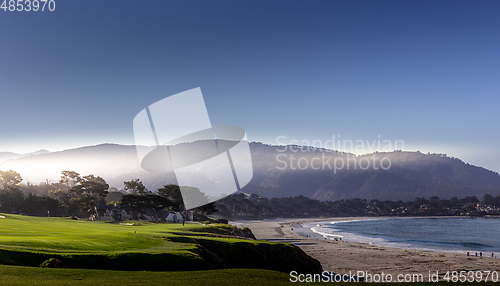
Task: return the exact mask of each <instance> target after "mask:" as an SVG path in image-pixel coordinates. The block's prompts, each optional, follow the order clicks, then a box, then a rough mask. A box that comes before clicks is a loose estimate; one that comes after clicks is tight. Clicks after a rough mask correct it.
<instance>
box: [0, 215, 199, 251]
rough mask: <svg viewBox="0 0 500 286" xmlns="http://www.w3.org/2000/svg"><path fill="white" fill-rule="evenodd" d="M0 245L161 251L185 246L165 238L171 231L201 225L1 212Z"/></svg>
mask: <svg viewBox="0 0 500 286" xmlns="http://www.w3.org/2000/svg"><path fill="white" fill-rule="evenodd" d="M2 215H4V216H5V218H2V219H0V247H1V248H3V249H12V250H30V251H43V252H51V253H79V252H81V253H90V252H97V253H99V252H123V251H126V252H131V251H132V252H133V251H141V252H165V251H172V250H176V249H180V248H181V246H183V247H187V246H186V245H183V244H182V243H175V242H170V241H168V240H165V239H164V238H165V237H167V236H169V235H170V236H173V237H175V236H176V234H174V233H172V232H187V231H189V229H196V228H202V227H203V226H202V225H198V224H186V226H184V227H183V226H182V225H181V224H141V225H139V226H137V225H132V226H130V225H120V224H112V223H105V222H87V221H82V220H72V219H68V218H40V217H29V216H18V215H9V214H2Z"/></svg>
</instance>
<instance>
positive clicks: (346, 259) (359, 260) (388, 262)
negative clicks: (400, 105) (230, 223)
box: [235, 217, 500, 281]
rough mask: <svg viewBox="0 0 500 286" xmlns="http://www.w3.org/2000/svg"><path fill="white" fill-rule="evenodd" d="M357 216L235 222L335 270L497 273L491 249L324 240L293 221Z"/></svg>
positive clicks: (499, 266)
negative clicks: (423, 247) (477, 254)
mask: <svg viewBox="0 0 500 286" xmlns="http://www.w3.org/2000/svg"><path fill="white" fill-rule="evenodd" d="M359 219H370V218H358V217H356V218H332V219H327V218H321V219H276V220H265V221H239V222H236V223H235V224H236V225H238V226H241V227H243V226H246V227H249V228H250V229H251V230H252V232H253V233H254V235H255V237H256V238H257V239H265V240H269V241H276V242H289V243H292V244H294V245H297V246H299V247H300V248H301V249H302V250H304V251H305V252H306V253H307V254H308V255H310V256H312V257H314V258H315V259H317V260H319V261H320V262H321V265H322V266H323V270H326V271H332V272H334V273H337V274H349V273H351V274H354V273H355V272H357V271H363V272H365V273H366V272H368V273H370V274H372V275H374V274H382V273H384V274H385V275H386V274H391V275H392V277H393V279H396V277H397V276H398V275H399V274H403V275H407V274H422V276H423V278H424V280H425V281H428V277H429V272H431V274H436V272H438V273H439V277H440V280H441V279H442V278H443V277H444V275H445V274H446V272H447V271H450V275H451V272H452V271H462V270H464V271H497V272H499V274H500V258H491V253H489V256H490V257H488V255H486V254H485V253H483V255H484V256H483V257H482V258H480V257H475V256H469V257H467V255H464V254H457V253H447V252H430V251H421V250H413V249H400V248H391V247H382V246H376V245H370V244H364V243H355V242H349V241H334V240H325V239H318V238H320V237H322V236H320V235H319V234H313V233H312V232H308V230H307V229H304V228H302V229H297V227H295V228H294V226H296V225H302V224H304V223H308V222H315V221H318V222H319V221H341V220H342V221H345V220H359ZM292 228H294V230H292ZM299 233H300V234H299ZM301 234H302V235H301ZM304 234H311V235H315V236H316V238H314V237H311V238H309V237H305V236H304ZM474 254H475V253H474ZM497 257H498V254H497ZM450 278H451V277H450ZM499 278H500V277H499ZM490 281H491V280H490Z"/></svg>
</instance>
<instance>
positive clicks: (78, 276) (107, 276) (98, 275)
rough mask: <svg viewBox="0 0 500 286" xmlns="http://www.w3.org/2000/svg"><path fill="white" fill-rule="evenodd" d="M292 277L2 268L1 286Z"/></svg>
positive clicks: (269, 281) (255, 281) (283, 280)
mask: <svg viewBox="0 0 500 286" xmlns="http://www.w3.org/2000/svg"><path fill="white" fill-rule="evenodd" d="M287 284H291V283H290V282H289V275H288V274H286V273H282V272H276V271H270V270H257V269H221V270H208V271H189V272H188V271H181V272H175V271H173V272H146V271H112V270H88V269H45V268H35V267H22V266H4V265H2V266H0V285H55V286H57V285H119V286H124V285H176V286H179V285H207V286H208V285H250V286H255V285H287Z"/></svg>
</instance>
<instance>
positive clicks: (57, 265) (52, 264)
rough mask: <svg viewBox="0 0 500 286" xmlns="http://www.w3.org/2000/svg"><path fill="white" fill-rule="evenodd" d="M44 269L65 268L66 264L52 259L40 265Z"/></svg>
mask: <svg viewBox="0 0 500 286" xmlns="http://www.w3.org/2000/svg"><path fill="white" fill-rule="evenodd" d="M40 267H42V268H65V267H66V266H65V265H64V263H63V262H62V261H61V260H59V259H57V258H50V259H47V260H45V261H44V262H42V264H40Z"/></svg>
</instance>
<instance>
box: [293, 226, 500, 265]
mask: <svg viewBox="0 0 500 286" xmlns="http://www.w3.org/2000/svg"><path fill="white" fill-rule="evenodd" d="M303 227H304V228H309V229H311V230H312V231H313V232H314V233H316V234H318V236H322V237H324V238H328V239H335V237H337V238H341V239H342V240H345V241H352V242H361V243H367V244H373V245H379V246H388V247H397V248H405V249H418V250H424V251H440V252H455V253H464V254H465V253H467V252H470V255H475V254H476V252H477V253H478V255H479V253H480V252H483V255H488V256H491V253H492V252H493V253H494V255H495V256H496V257H500V218H477V217H475V218H470V217H436V218H433V217H425V218H381V219H369V220H350V221H336V222H329V221H327V222H314V223H307V224H304V225H303Z"/></svg>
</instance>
